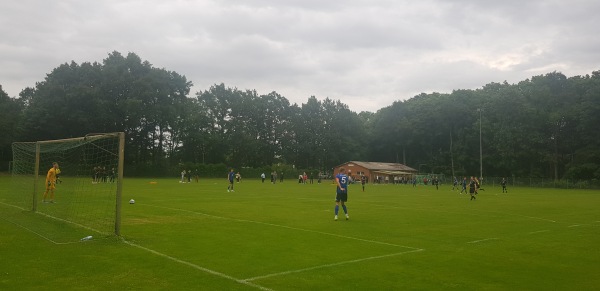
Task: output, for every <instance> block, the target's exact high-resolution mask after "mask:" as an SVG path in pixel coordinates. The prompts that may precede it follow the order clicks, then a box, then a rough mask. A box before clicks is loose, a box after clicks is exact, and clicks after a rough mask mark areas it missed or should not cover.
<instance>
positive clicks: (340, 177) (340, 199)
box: [333, 168, 350, 221]
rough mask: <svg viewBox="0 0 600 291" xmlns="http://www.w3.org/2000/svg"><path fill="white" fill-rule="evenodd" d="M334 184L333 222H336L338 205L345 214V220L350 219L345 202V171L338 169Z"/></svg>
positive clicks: (346, 180)
mask: <svg viewBox="0 0 600 291" xmlns="http://www.w3.org/2000/svg"><path fill="white" fill-rule="evenodd" d="M335 183H336V184H337V188H336V195H335V217H334V218H333V219H334V220H336V221H337V220H338V212H339V210H340V204H341V205H342V208H343V209H344V213H345V214H346V220H348V219H350V216H349V215H348V208H346V201H348V176H346V169H344V168H340V172H339V173H338V174H337V175H335Z"/></svg>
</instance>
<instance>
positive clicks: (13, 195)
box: [0, 133, 124, 243]
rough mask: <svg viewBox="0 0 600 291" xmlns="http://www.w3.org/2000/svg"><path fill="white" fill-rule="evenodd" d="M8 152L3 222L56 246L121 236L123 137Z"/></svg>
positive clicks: (0, 199) (0, 201)
mask: <svg viewBox="0 0 600 291" xmlns="http://www.w3.org/2000/svg"><path fill="white" fill-rule="evenodd" d="M12 151H13V164H12V169H11V170H12V171H11V173H12V175H11V183H10V184H11V186H10V189H9V191H2V194H0V208H3V209H2V211H1V212H2V213H5V214H6V215H5V216H6V217H5V219H7V220H9V221H10V222H12V223H14V224H16V225H18V226H20V227H22V228H25V229H27V230H29V231H31V232H32V233H35V234H37V235H39V236H41V237H43V238H45V239H47V240H50V241H52V242H55V243H69V242H73V241H77V240H79V239H81V238H83V237H85V236H89V235H92V236H105V237H106V236H111V235H115V234H116V235H120V211H121V189H122V178H123V152H124V133H103V134H90V135H87V136H85V137H79V138H70V139H63V140H50V141H38V142H16V143H13V145H12ZM53 163H56V164H57V170H53V171H54V172H56V173H57V175H56V178H55V179H54V178H53V179H51V180H54V181H49V182H47V181H46V180H47V176H52V177H53V176H54V175H53V174H50V175H49V174H48V173H49V171H50V170H51V169H53ZM48 183H50V184H51V185H50V186H49V185H48ZM52 186H54V187H52ZM52 188H54V189H52ZM52 192H54V193H52Z"/></svg>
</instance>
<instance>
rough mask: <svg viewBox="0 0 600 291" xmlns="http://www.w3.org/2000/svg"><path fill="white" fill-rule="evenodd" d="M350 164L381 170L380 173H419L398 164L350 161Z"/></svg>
mask: <svg viewBox="0 0 600 291" xmlns="http://www.w3.org/2000/svg"><path fill="white" fill-rule="evenodd" d="M348 163H353V164H356V165H359V166H361V167H365V168H367V169H369V170H372V171H373V170H380V171H405V172H417V170H415V169H413V168H411V167H409V166H406V165H403V164H398V163H380V162H360V161H350V162H348Z"/></svg>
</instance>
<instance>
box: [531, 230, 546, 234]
mask: <svg viewBox="0 0 600 291" xmlns="http://www.w3.org/2000/svg"><path fill="white" fill-rule="evenodd" d="M549 231H550V230H548V229H545V230H538V231H532V232H530V233H529V234H536V233H541V232H549Z"/></svg>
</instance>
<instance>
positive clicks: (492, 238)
mask: <svg viewBox="0 0 600 291" xmlns="http://www.w3.org/2000/svg"><path fill="white" fill-rule="evenodd" d="M497 239H498V238H497V237H491V238H484V239H480V240H474V241H470V242H467V243H468V244H476V243H480V242H484V241H488V240H497Z"/></svg>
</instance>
